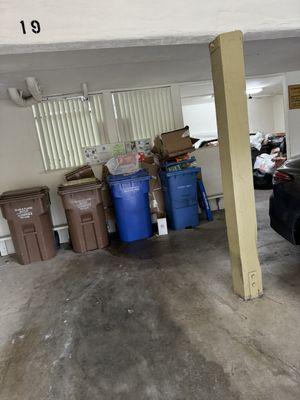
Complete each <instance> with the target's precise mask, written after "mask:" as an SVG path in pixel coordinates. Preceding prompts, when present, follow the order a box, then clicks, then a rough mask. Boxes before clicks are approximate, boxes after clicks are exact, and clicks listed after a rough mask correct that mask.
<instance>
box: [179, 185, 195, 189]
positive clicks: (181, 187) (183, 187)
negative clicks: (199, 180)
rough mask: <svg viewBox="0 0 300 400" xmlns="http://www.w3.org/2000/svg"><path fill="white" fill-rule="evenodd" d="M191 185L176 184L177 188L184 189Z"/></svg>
mask: <svg viewBox="0 0 300 400" xmlns="http://www.w3.org/2000/svg"><path fill="white" fill-rule="evenodd" d="M189 187H192V185H181V186H177V189H186V188H189Z"/></svg>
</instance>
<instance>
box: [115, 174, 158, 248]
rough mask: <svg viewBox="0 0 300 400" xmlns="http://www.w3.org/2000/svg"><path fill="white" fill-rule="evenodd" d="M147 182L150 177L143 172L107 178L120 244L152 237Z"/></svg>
mask: <svg viewBox="0 0 300 400" xmlns="http://www.w3.org/2000/svg"><path fill="white" fill-rule="evenodd" d="M149 180H150V176H149V175H148V174H147V173H146V171H144V170H141V171H138V172H136V173H134V174H130V175H110V176H109V178H108V183H109V186H110V188H111V192H112V199H113V204H114V209H115V216H116V225H117V229H118V232H119V236H120V239H121V240H122V242H133V241H134V240H140V239H145V238H148V237H150V236H152V222H151V212H150V206H149V196H148V192H149Z"/></svg>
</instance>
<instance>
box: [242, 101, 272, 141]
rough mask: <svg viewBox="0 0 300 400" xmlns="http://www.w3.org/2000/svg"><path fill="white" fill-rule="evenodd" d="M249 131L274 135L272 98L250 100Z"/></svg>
mask: <svg viewBox="0 0 300 400" xmlns="http://www.w3.org/2000/svg"><path fill="white" fill-rule="evenodd" d="M248 115H249V130H250V132H251V133H253V132H257V131H260V132H264V133H274V132H275V128H274V114H273V99H272V97H269V96H268V97H258V98H256V97H253V98H252V99H249V100H248Z"/></svg>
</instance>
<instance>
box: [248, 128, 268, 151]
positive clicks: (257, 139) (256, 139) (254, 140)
mask: <svg viewBox="0 0 300 400" xmlns="http://www.w3.org/2000/svg"><path fill="white" fill-rule="evenodd" d="M264 139H265V134H264V133H262V132H256V134H255V135H254V136H250V145H251V147H254V148H255V149H257V150H258V151H259V150H260V149H261V146H262V142H263V141H264Z"/></svg>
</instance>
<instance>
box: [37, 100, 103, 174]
mask: <svg viewBox="0 0 300 400" xmlns="http://www.w3.org/2000/svg"><path fill="white" fill-rule="evenodd" d="M32 109H33V115H34V118H35V123H36V128H37V133H38V138H39V142H40V147H41V152H42V157H43V161H44V166H45V169H46V170H55V169H61V168H69V167H75V166H79V165H82V164H83V163H84V159H83V152H82V148H83V147H88V146H94V145H99V144H102V143H109V137H108V134H107V132H106V131H105V127H104V114H103V107H102V95H101V94H97V95H93V96H89V99H88V100H86V99H83V98H79V97H78V98H70V99H58V100H49V101H43V102H41V103H38V104H35V105H33V106H32Z"/></svg>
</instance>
